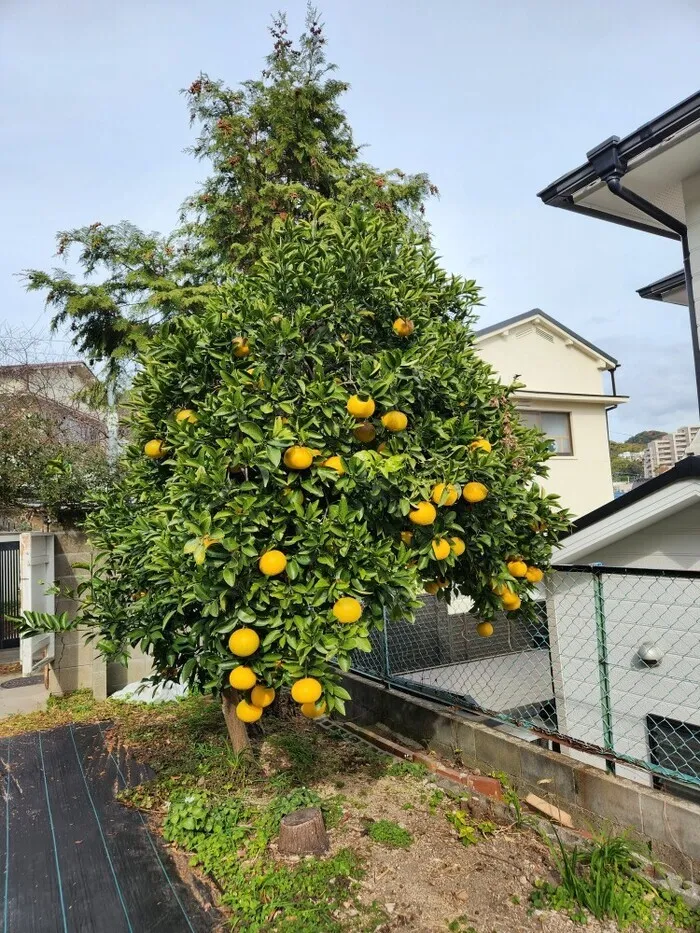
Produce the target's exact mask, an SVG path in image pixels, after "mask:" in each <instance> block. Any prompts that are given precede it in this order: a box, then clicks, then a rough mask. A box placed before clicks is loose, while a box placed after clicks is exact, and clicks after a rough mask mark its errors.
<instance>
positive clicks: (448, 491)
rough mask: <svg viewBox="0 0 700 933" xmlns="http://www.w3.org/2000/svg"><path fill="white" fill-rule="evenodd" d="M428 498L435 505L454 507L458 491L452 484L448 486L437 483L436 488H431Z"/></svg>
mask: <svg viewBox="0 0 700 933" xmlns="http://www.w3.org/2000/svg"><path fill="white" fill-rule="evenodd" d="M443 496H444V498H443ZM430 498H431V499H432V500H433V502H434V503H435V505H454V504H455V502H456V501H457V499H459V489H458V488H457V487H456V486H454V485H452V483H450V485H449V486H448V485H447V484H446V483H438V484H437V486H434V487H433V491H432V494H431V496H430ZM441 500H442V501H441Z"/></svg>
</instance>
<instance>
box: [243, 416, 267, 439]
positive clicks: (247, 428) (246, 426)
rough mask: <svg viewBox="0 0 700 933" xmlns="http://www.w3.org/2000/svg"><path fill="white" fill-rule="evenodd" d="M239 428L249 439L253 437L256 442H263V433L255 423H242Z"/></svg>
mask: <svg viewBox="0 0 700 933" xmlns="http://www.w3.org/2000/svg"><path fill="white" fill-rule="evenodd" d="M238 427H239V429H240V430H241V431H242V432H243V433H244V434H247V435H248V437H252V439H253V440H254V441H261V440H262V439H263V432H262V431H261V430H260V428H259V427H258V426H257V424H255V422H254V421H242V422H241V423H240V424H239V425H238Z"/></svg>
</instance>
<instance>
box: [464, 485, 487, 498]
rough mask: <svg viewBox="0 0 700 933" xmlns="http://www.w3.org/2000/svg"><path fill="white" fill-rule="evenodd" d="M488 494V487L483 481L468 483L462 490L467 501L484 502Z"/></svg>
mask: <svg viewBox="0 0 700 933" xmlns="http://www.w3.org/2000/svg"><path fill="white" fill-rule="evenodd" d="M488 494H489V491H488V488H487V487H486V486H484V484H483V483H467V485H466V486H465V487H464V489H463V490H462V495H463V496H464V498H465V499H466V501H467V502H483V501H484V499H485V498H486V496H488Z"/></svg>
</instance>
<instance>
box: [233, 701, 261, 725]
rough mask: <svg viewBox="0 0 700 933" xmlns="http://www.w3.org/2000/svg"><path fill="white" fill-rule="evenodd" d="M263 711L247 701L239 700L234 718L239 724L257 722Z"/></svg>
mask: <svg viewBox="0 0 700 933" xmlns="http://www.w3.org/2000/svg"><path fill="white" fill-rule="evenodd" d="M262 714H263V711H262V709H261V708H260V707H259V706H253V704H252V703H249V702H248V701H247V700H241V702H240V703H239V704H238V706H236V716H238V718H239V719H240V720H241V722H257V721H258V719H260V717H261V716H262Z"/></svg>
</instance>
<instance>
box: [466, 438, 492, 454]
mask: <svg viewBox="0 0 700 933" xmlns="http://www.w3.org/2000/svg"><path fill="white" fill-rule="evenodd" d="M469 446H470V447H471V449H472V450H484V451H485V452H486V453H487V454H490V453H491V444H490V443H489V442H488V441H487V440H486V438H485V437H477V439H476V440H475V441H472V443H471V444H470V445H469Z"/></svg>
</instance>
